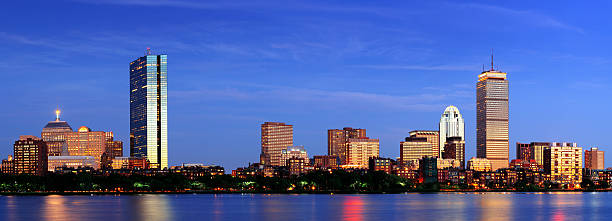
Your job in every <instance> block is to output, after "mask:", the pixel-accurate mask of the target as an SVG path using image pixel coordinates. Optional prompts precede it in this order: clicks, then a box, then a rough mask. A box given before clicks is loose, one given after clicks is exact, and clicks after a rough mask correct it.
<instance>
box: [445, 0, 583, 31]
mask: <svg viewBox="0 0 612 221" xmlns="http://www.w3.org/2000/svg"><path fill="white" fill-rule="evenodd" d="M452 5H454V6H457V7H462V8H471V9H478V10H482V11H488V12H493V13H496V14H502V15H505V16H510V17H514V18H518V19H521V20H524V21H525V23H529V24H533V25H537V26H542V27H551V28H558V29H564V30H569V31H574V32H577V33H581V34H583V33H584V30H583V29H582V28H580V27H577V26H574V25H570V24H568V23H565V22H562V21H560V20H558V19H556V18H553V17H551V16H549V15H545V14H542V13H540V12H536V11H531V10H517V9H511V8H505V7H500V6H495V5H485V4H477V3H463V4H454V3H453V4H452Z"/></svg>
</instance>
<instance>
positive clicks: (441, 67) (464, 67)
mask: <svg viewBox="0 0 612 221" xmlns="http://www.w3.org/2000/svg"><path fill="white" fill-rule="evenodd" d="M350 67H352V68H370V69H383V70H419V71H474V70H478V65H352V66H350Z"/></svg>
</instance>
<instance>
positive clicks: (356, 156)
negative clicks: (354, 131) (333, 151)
mask: <svg viewBox="0 0 612 221" xmlns="http://www.w3.org/2000/svg"><path fill="white" fill-rule="evenodd" d="M379 151H380V144H379V142H378V139H370V138H368V137H362V138H350V139H349V140H348V153H347V160H346V161H347V162H346V165H348V166H351V167H358V168H364V169H366V168H368V160H369V159H370V157H378V156H379Z"/></svg>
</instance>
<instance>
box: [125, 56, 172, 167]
mask: <svg viewBox="0 0 612 221" xmlns="http://www.w3.org/2000/svg"><path fill="white" fill-rule="evenodd" d="M167 75H168V55H165V54H162V55H151V53H150V51H149V50H147V54H146V55H145V56H144V57H140V58H138V59H136V60H134V61H132V62H131V63H130V156H132V157H144V158H146V159H147V160H149V162H150V165H151V168H158V169H163V168H168V109H167V108H168V103H167V101H168V81H167Z"/></svg>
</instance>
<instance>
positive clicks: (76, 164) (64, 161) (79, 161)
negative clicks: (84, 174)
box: [47, 156, 100, 172]
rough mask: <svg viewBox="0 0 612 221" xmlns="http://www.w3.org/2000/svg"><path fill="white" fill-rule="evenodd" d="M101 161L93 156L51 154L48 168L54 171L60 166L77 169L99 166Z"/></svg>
mask: <svg viewBox="0 0 612 221" xmlns="http://www.w3.org/2000/svg"><path fill="white" fill-rule="evenodd" d="M99 163H100V162H99V161H96V158H95V157H92V156H49V158H48V167H47V168H48V169H47V170H48V171H50V172H53V171H55V168H58V167H65V168H75V169H76V168H80V167H81V168H82V167H91V168H97V167H99V165H98V164H99Z"/></svg>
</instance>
